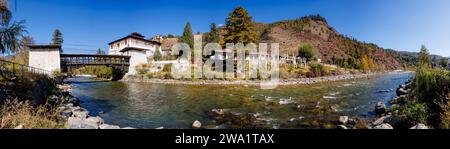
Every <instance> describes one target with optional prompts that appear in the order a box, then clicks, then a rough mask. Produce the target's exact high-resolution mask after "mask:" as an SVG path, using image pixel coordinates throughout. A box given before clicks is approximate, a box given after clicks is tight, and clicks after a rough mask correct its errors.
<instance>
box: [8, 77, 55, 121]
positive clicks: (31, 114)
mask: <svg viewBox="0 0 450 149" xmlns="http://www.w3.org/2000/svg"><path fill="white" fill-rule="evenodd" d="M57 93H58V90H57V87H56V81H55V79H52V78H50V77H48V76H47V75H35V74H33V75H32V77H31V75H27V76H25V77H23V78H22V77H19V80H15V81H9V80H2V81H1V82H0V128H1V129H10V128H16V127H19V128H23V129H53V128H61V127H63V126H61V125H64V120H63V119H61V117H60V116H59V112H57V111H58V110H57V109H56V107H58V105H59V104H57V101H49V100H48V99H49V96H51V95H54V94H57Z"/></svg>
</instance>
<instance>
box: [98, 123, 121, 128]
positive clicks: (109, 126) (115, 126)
mask: <svg viewBox="0 0 450 149" xmlns="http://www.w3.org/2000/svg"><path fill="white" fill-rule="evenodd" d="M99 127H100V129H120V127H119V126H117V125H109V124H102V125H100V126H99Z"/></svg>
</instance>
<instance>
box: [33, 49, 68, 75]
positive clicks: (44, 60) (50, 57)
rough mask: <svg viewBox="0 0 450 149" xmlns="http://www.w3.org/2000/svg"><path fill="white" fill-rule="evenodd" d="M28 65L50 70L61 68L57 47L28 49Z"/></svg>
mask: <svg viewBox="0 0 450 149" xmlns="http://www.w3.org/2000/svg"><path fill="white" fill-rule="evenodd" d="M28 65H29V66H31V67H36V68H40V69H44V70H47V71H49V72H52V71H60V70H61V59H60V53H59V49H30V52H29V62H28Z"/></svg>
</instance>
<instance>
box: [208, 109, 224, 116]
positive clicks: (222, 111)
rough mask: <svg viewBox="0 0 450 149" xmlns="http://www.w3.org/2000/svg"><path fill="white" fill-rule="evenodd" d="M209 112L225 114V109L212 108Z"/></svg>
mask: <svg viewBox="0 0 450 149" xmlns="http://www.w3.org/2000/svg"><path fill="white" fill-rule="evenodd" d="M211 112H214V114H217V115H223V114H225V110H223V109H212V110H211Z"/></svg>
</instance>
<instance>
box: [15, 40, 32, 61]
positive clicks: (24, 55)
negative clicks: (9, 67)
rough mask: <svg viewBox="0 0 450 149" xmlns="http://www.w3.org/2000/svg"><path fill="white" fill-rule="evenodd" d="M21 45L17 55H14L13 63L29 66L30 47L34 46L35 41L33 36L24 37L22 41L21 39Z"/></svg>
mask: <svg viewBox="0 0 450 149" xmlns="http://www.w3.org/2000/svg"><path fill="white" fill-rule="evenodd" d="M19 44H20V47H19V49H18V50H17V51H16V54H15V55H14V57H13V59H12V61H13V62H16V63H19V64H24V65H28V57H29V53H28V51H29V48H28V45H31V44H34V39H33V37H31V36H23V37H22V39H20V41H19Z"/></svg>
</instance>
